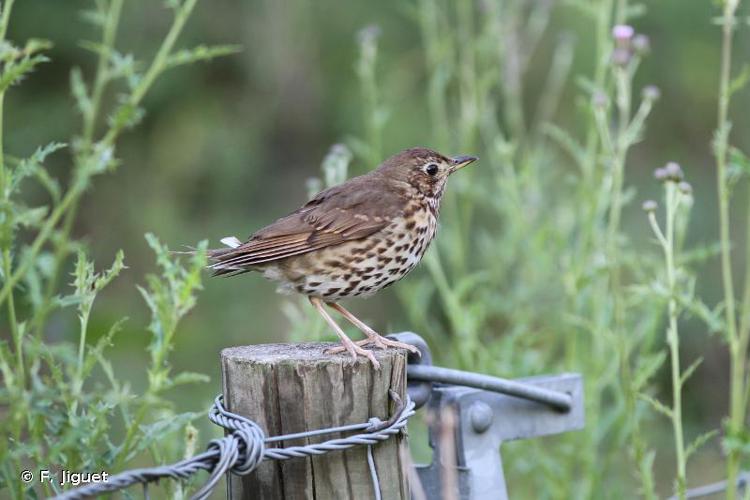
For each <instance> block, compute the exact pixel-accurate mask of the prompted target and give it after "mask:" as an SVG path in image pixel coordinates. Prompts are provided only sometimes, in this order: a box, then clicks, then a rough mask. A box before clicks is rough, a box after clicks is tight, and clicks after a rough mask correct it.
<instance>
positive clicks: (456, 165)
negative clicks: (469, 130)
mask: <svg viewBox="0 0 750 500" xmlns="http://www.w3.org/2000/svg"><path fill="white" fill-rule="evenodd" d="M478 159H479V158H477V157H476V156H466V155H461V156H454V157H453V158H451V161H452V162H453V165H452V166H451V173H453V172H455V171H456V170H460V169H462V168H464V167H465V166H466V165H468V164H469V163H473V162H475V161H477V160H478Z"/></svg>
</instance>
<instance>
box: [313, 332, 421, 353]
mask: <svg viewBox="0 0 750 500" xmlns="http://www.w3.org/2000/svg"><path fill="white" fill-rule="evenodd" d="M352 344H354V345H356V346H359V347H361V346H365V345H372V346H373V347H376V348H377V349H388V348H389V347H395V348H398V349H406V350H407V351H409V352H411V353H414V354H416V355H420V354H421V353H420V352H419V349H417V347H416V346H413V345H411V344H406V343H404V342H398V341H396V340H391V339H388V338H386V337H383V336H382V335H378V334H377V333H374V334H372V335H368V336H367V338H366V339H362V340H357V341H356V342H354V341H353V342H352ZM348 350H349V349H348V348H347V347H346V346H344V345H342V346H339V347H332V348H331V349H329V350H328V351H326V352H329V353H331V354H333V353H338V352H344V351H348ZM350 352H351V351H350ZM368 352H369V351H368Z"/></svg>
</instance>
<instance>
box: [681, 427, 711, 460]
mask: <svg viewBox="0 0 750 500" xmlns="http://www.w3.org/2000/svg"><path fill="white" fill-rule="evenodd" d="M718 434H719V431H718V430H716V429H714V430H712V431H708V432H704V433H703V434H701V435H699V436H697V437H696V438H695V439H693V440H692V441H691V442H690V444H689V445H688V446H687V448H686V449H685V460H690V457H691V456H692V455H693V454H695V452H696V451H698V450H699V449H700V448H701V447H702V446H703V445H705V444H706V443H707V442H709V441H710V440H711V439H713V438H714V437H715V436H717V435H718Z"/></svg>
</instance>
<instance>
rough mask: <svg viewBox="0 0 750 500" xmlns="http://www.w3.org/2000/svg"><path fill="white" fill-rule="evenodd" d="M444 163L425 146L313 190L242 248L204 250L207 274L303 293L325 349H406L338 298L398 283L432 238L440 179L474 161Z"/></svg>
mask: <svg viewBox="0 0 750 500" xmlns="http://www.w3.org/2000/svg"><path fill="white" fill-rule="evenodd" d="M475 160H476V158H475V157H473V156H457V157H454V158H448V157H446V156H443V155H441V154H440V153H437V152H435V151H431V150H429V149H425V148H412V149H407V150H405V151H402V152H401V153H398V154H397V155H395V156H392V157H391V158H389V159H387V160H386V161H384V162H383V163H382V164H381V165H380V166H379V167H378V168H377V169H375V170H373V171H372V172H370V173H368V174H366V175H362V176H359V177H354V178H353V179H350V180H348V181H346V182H344V183H343V184H339V185H338V186H334V187H332V188H329V189H326V190H325V191H322V192H320V193H318V194H317V195H316V196H315V197H313V199H312V200H310V201H309V202H307V204H305V205H304V206H303V207H302V208H300V209H298V210H296V211H295V212H292V213H291V214H289V215H287V216H286V217H282V218H281V219H279V220H277V221H276V222H274V223H273V224H271V225H269V226H266V227H264V228H263V229H261V230H260V231H258V232H256V233H255V234H253V235H252V236H250V238H249V239H248V240H247V241H246V242H244V243H242V242H241V241H240V240H238V239H237V238H235V237H228V238H224V239H222V240H221V241H222V243H224V244H225V245H227V246H228V247H229V248H222V249H216V250H209V252H208V257H209V260H210V264H209V267H210V268H211V269H212V270H213V271H214V276H220V275H224V276H234V275H237V274H242V273H246V272H248V271H259V272H262V273H263V275H264V276H265V277H266V278H268V279H271V280H274V281H277V282H279V283H280V286H279V289H280V291H282V292H296V293H301V294H303V295H306V296H307V297H308V298H309V300H310V303H311V304H312V305H313V306H314V307H315V308H316V309H317V310H318V312H319V313H320V314H321V315H322V316H323V318H324V319H325V320H326V322H327V323H328V324H329V325H330V326H331V328H333V330H334V331H335V332H336V334H337V335H338V336H339V338H340V339H341V342H342V344H343V345H342V346H341V347H337V348H334V349H331V350H329V352H341V351H343V350H346V351H348V352H349V353H350V354H351V355H352V356H353V357H354V358H355V359H356V357H357V355H360V356H365V357H367V358H368V359H369V360H370V361H371V362H372V364H373V365H374V366H375V367H376V368H379V363H378V362H377V360H376V359H375V356H374V355H373V354H372V352H370V351H368V350H366V349H363V348H362V346H363V345H366V344H372V345H374V346H375V347H379V348H383V349H385V348H387V347H402V348H406V349H409V350H410V351H415V350H416V349H415V348H414V347H413V346H410V345H407V344H403V343H400V342H395V341H393V340H389V339H387V338H384V337H381V336H380V335H378V333H377V332H375V330H373V329H372V328H370V327H369V326H367V325H366V324H365V323H363V322H362V321H361V320H359V319H358V318H357V317H356V316H354V315H353V314H352V313H350V312H349V311H347V310H346V309H344V308H343V307H342V306H341V305H340V304H339V303H338V301H339V300H341V299H347V298H350V297H369V296H371V295H373V294H375V293H376V292H378V291H379V290H381V289H383V288H385V287H387V286H389V285H391V284H393V283H395V282H396V281H398V280H400V279H401V278H403V277H404V276H405V275H406V274H407V273H408V272H409V271H411V270H412V269H413V268H414V266H416V265H417V263H418V262H419V261H420V259H421V258H422V255H424V253H425V251H426V250H427V247H428V246H429V244H430V242H431V241H432V239H433V238H434V237H435V231H436V229H437V218H438V212H439V210H440V199H441V198H442V196H443V192H444V189H445V184H446V181H447V179H448V176H449V175H451V174H452V173H453V172H455V171H457V170H458V169H460V168H462V167H464V166H466V165H468V164H469V163H471V162H473V161H475ZM324 304H325V305H328V306H329V307H331V308H333V309H335V310H336V311H338V312H339V313H340V314H341V315H342V316H343V317H344V318H346V319H347V320H348V321H350V322H351V323H352V324H353V325H354V326H356V327H357V328H358V329H359V330H361V331H362V332H363V333H364V334H365V335H367V338H366V339H364V340H360V341H358V342H353V341H352V340H351V339H350V338H349V337H347V336H346V334H345V333H344V331H343V330H342V329H341V327H339V325H338V324H336V322H335V321H334V319H333V318H332V317H331V316H330V314H329V313H328V311H327V310H326V309H325V307H324Z"/></svg>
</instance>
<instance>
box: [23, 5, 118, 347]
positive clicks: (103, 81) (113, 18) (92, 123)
mask: <svg viewBox="0 0 750 500" xmlns="http://www.w3.org/2000/svg"><path fill="white" fill-rule="evenodd" d="M122 3H123V0H112V2H111V3H110V4H109V9H108V11H107V19H106V21H105V24H104V29H103V30H102V42H101V43H102V47H103V48H104V49H103V50H102V51H101V52H100V53H99V59H98V61H97V66H96V74H95V77H94V85H93V88H92V91H91V106H90V107H89V108H88V109H87V112H86V113H85V114H84V116H83V133H82V144H81V150H82V151H84V152H85V153H84V154H90V153H91V150H92V147H93V137H94V130H95V127H96V120H97V117H98V116H99V110H100V106H101V101H102V96H103V94H104V90H105V88H106V86H107V83H108V81H109V76H108V74H107V73H108V64H109V58H110V56H111V52H112V50H113V49H114V43H115V37H116V36H117V27H118V25H119V22H120V12H121V11H122ZM77 213H78V203H77V200H76V202H75V203H73V204H72V205H71V207H70V209H69V210H68V212H67V213H66V214H65V219H64V220H63V223H62V229H61V230H60V234H59V239H58V242H57V247H56V250H55V256H54V268H53V270H52V275H51V277H50V279H49V281H48V282H47V286H46V288H45V294H44V299H43V301H42V306H41V307H40V309H39V313H38V314H37V315H36V317H35V318H34V319H33V325H32V326H33V327H35V328H36V329H37V330H39V329H41V326H42V325H44V323H45V321H46V318H47V315H48V314H49V311H50V307H49V306H48V305H49V303H50V301H51V300H52V296H53V295H54V294H55V291H56V290H57V285H58V282H59V280H60V275H61V273H62V269H63V267H64V265H65V261H66V258H67V256H68V255H69V253H70V249H69V242H70V233H71V231H72V229H73V222H74V221H75V216H76V214H77ZM39 333H40V332H39Z"/></svg>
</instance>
